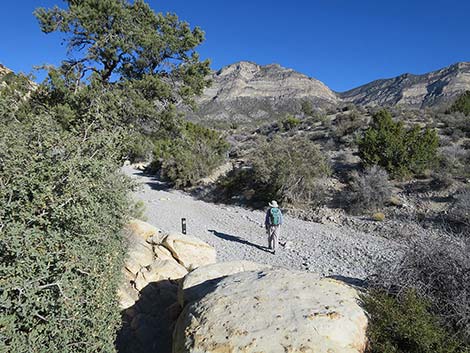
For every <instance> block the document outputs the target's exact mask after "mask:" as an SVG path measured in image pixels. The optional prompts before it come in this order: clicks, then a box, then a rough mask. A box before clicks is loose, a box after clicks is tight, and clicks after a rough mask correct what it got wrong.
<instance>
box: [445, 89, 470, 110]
mask: <svg viewBox="0 0 470 353" xmlns="http://www.w3.org/2000/svg"><path fill="white" fill-rule="evenodd" d="M449 111H450V112H451V113H455V112H460V113H463V114H465V115H470V91H465V93H463V94H462V95H461V96H460V97H459V98H457V100H456V101H455V102H454V104H452V106H451V107H450V109H449Z"/></svg>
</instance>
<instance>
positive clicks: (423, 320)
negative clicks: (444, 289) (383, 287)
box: [362, 290, 465, 353]
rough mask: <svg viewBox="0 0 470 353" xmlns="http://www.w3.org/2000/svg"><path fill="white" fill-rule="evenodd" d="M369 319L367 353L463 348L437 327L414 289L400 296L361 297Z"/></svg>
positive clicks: (445, 352)
mask: <svg viewBox="0 0 470 353" xmlns="http://www.w3.org/2000/svg"><path fill="white" fill-rule="evenodd" d="M362 299H363V302H364V308H365V310H366V311H367V313H368V316H369V326H368V328H367V334H368V335H367V336H368V338H369V347H368V350H367V351H368V352H370V353H457V352H465V350H464V348H463V347H462V345H461V342H459V341H458V340H457V339H455V338H454V337H453V336H452V334H450V333H449V332H447V331H446V329H445V328H444V327H442V326H441V325H440V322H439V319H438V318H437V317H436V316H435V315H434V314H432V313H431V312H430V310H429V307H430V304H429V303H428V302H427V300H425V299H423V298H422V297H419V296H418V295H417V293H416V292H415V291H414V290H406V291H405V292H404V293H403V294H402V295H401V296H398V297H397V296H392V295H390V294H389V293H387V292H385V291H380V290H372V291H371V292H370V293H369V294H367V295H363V296H362Z"/></svg>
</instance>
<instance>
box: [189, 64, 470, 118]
mask: <svg viewBox="0 0 470 353" xmlns="http://www.w3.org/2000/svg"><path fill="white" fill-rule="evenodd" d="M211 78H212V81H213V84H212V87H210V88H208V89H206V90H205V92H204V94H203V96H202V97H200V98H199V99H198V105H199V110H198V111H196V112H192V113H188V117H189V118H191V119H193V120H205V121H207V120H209V121H225V122H227V121H234V122H248V121H261V120H274V119H278V118H280V117H284V116H285V115H286V114H299V113H302V111H303V109H302V104H303V103H304V102H309V104H310V105H311V106H312V107H313V108H314V109H325V108H328V107H337V106H341V105H346V104H348V103H354V104H356V105H359V106H397V105H401V106H405V107H412V108H424V107H440V106H445V105H448V104H449V103H451V102H452V101H453V100H455V99H456V97H458V96H459V95H460V94H462V93H463V92H464V91H466V90H470V62H463V63H457V64H454V65H451V66H449V67H446V68H444V69H441V70H438V71H434V72H430V73H427V74H424V75H412V74H404V75H401V76H398V77H395V78H391V79H382V80H376V81H373V82H370V83H368V84H366V85H363V86H360V87H357V88H354V89H352V90H350V91H347V92H343V93H336V92H333V91H332V90H331V89H330V88H328V87H327V86H326V85H325V84H323V83H322V82H320V81H318V80H316V79H314V78H310V77H308V76H306V75H303V74H301V73H299V72H296V71H294V70H292V69H287V68H284V67H282V66H279V65H277V64H272V65H266V66H260V65H257V64H255V63H251V62H245V61H242V62H239V63H236V64H232V65H229V66H226V67H224V68H222V69H221V70H219V71H218V72H214V73H213V74H212V77H211Z"/></svg>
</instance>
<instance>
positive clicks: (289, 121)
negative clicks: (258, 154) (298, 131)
mask: <svg viewBox="0 0 470 353" xmlns="http://www.w3.org/2000/svg"><path fill="white" fill-rule="evenodd" d="M300 123H301V121H300V119H299V118H296V117H295V116H292V115H287V116H286V117H285V118H284V119H282V121H281V126H282V129H283V130H284V131H289V130H292V129H295V128H296V127H297V126H299V125H300Z"/></svg>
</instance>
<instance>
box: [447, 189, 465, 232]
mask: <svg viewBox="0 0 470 353" xmlns="http://www.w3.org/2000/svg"><path fill="white" fill-rule="evenodd" d="M447 219H448V220H449V221H450V222H452V223H453V224H455V225H457V226H458V229H460V230H461V231H464V232H467V234H468V232H469V231H470V189H469V188H466V189H461V190H459V191H458V192H457V193H456V194H455V195H454V201H453V203H452V205H451V207H450V208H449V210H448V212H447Z"/></svg>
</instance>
